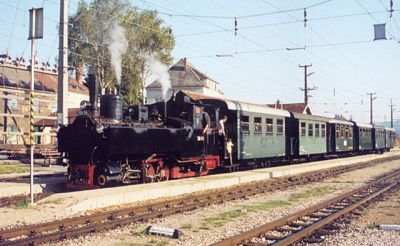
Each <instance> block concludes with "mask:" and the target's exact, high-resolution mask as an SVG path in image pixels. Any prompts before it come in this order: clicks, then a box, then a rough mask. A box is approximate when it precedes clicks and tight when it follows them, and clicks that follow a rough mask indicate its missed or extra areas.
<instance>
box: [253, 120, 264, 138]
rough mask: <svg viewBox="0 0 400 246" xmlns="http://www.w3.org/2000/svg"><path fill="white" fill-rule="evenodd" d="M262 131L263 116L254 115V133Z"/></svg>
mask: <svg viewBox="0 0 400 246" xmlns="http://www.w3.org/2000/svg"><path fill="white" fill-rule="evenodd" d="M261 133H262V125H261V117H254V134H261Z"/></svg>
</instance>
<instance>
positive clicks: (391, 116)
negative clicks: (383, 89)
mask: <svg viewBox="0 0 400 246" xmlns="http://www.w3.org/2000/svg"><path fill="white" fill-rule="evenodd" d="M389 106H390V127H391V128H393V110H394V108H393V106H395V105H394V104H393V100H392V99H390V105H389Z"/></svg>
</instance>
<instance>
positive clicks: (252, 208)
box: [0, 161, 400, 246]
mask: <svg viewBox="0 0 400 246" xmlns="http://www.w3.org/2000/svg"><path fill="white" fill-rule="evenodd" d="M395 168H400V161H392V162H387V163H384V164H380V165H379V166H375V167H370V168H365V169H360V170H357V171H353V172H351V173H348V174H344V175H341V176H340V177H338V178H334V179H330V180H326V181H323V182H320V183H315V184H311V185H306V186H302V187H297V188H295V189H291V190H288V191H281V192H274V193H268V194H263V195H256V196H252V197H250V198H247V199H242V200H237V201H232V202H226V203H224V204H219V205H212V206H209V207H207V208H201V209H198V210H196V211H192V212H187V213H183V214H177V215H173V216H169V217H167V218H161V219H156V220H152V221H149V222H146V223H138V224H133V225H130V226H126V227H123V228H118V229H115V230H110V231H107V232H101V233H97V234H93V235H89V236H85V237H80V238H77V239H71V240H67V241H63V242H59V243H57V244H54V243H53V244H51V245H119V246H122V245H209V244H211V243H213V242H217V241H219V240H221V239H224V238H226V237H229V236H233V235H235V234H237V233H239V232H241V231H245V230H248V229H251V228H254V227H256V226H259V225H262V224H264V223H266V222H269V221H272V220H275V219H278V218H280V217H282V216H284V215H287V214H289V213H292V212H295V211H298V210H301V209H304V208H306V207H309V206H311V205H313V204H316V203H319V202H322V201H324V200H327V199H330V198H332V197H333V196H335V195H337V194H339V193H342V192H346V191H348V190H351V189H354V188H356V187H359V186H361V185H362V184H363V183H365V182H366V181H368V180H369V179H370V178H372V177H373V176H376V175H379V174H382V173H385V172H389V171H390V170H393V169H395ZM0 221H1V218H0ZM150 225H158V226H164V227H170V228H176V229H179V230H181V231H182V232H183V233H184V234H183V236H182V237H181V238H180V239H170V238H167V237H161V236H153V235H146V234H145V233H144V232H143V231H144V230H145V228H146V227H148V226H150ZM375 231H376V229H368V230H365V229H359V230H357V228H356V227H355V228H353V229H351V230H350V231H349V232H348V234H346V231H344V232H343V233H341V234H339V235H338V238H334V237H332V239H330V240H327V241H326V242H324V243H325V245H345V244H342V243H341V242H342V241H341V240H343V242H346V243H347V244H346V245H375V242H379V243H380V242H382V245H395V242H400V241H399V240H396V238H397V239H399V238H398V236H399V235H398V234H393V232H384V233H382V232H380V231H378V232H377V234H376V240H375V241H373V242H372V244H371V243H369V244H363V243H364V242H367V240H365V239H363V238H365V237H366V236H367V237H369V236H370V234H369V233H366V232H370V233H373V232H375ZM389 234H390V235H389ZM340 236H341V237H342V238H340ZM371 240H372V238H371ZM330 242H332V244H329V243H330ZM369 242H371V241H369ZM49 245H50V244H49ZM379 245H381V244H379Z"/></svg>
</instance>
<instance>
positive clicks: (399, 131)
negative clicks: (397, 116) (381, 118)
mask: <svg viewBox="0 0 400 246" xmlns="http://www.w3.org/2000/svg"><path fill="white" fill-rule="evenodd" d="M376 124H377V125H384V126H386V127H390V121H385V122H377V123H376ZM393 128H394V129H396V133H397V135H399V134H400V120H396V121H394V122H393Z"/></svg>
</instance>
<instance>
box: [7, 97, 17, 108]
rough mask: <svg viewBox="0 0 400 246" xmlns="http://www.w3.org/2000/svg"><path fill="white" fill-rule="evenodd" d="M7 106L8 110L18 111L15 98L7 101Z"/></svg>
mask: <svg viewBox="0 0 400 246" xmlns="http://www.w3.org/2000/svg"><path fill="white" fill-rule="evenodd" d="M7 106H8V108H9V109H10V110H18V100H17V99H16V98H11V99H8V102H7Z"/></svg>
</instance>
